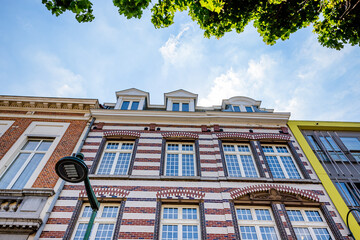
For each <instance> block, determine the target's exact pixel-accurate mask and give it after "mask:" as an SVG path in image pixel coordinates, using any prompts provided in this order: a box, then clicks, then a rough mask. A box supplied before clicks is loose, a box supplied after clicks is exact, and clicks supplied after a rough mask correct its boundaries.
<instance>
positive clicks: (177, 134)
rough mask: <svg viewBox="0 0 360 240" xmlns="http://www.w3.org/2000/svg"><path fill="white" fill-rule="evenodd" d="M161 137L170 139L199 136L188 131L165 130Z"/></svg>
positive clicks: (196, 137) (194, 138)
mask: <svg viewBox="0 0 360 240" xmlns="http://www.w3.org/2000/svg"><path fill="white" fill-rule="evenodd" d="M161 135H162V137H163V138H165V139H166V138H171V139H193V140H196V139H198V138H199V134H196V133H189V132H166V133H162V134H161Z"/></svg>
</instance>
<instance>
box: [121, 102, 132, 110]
mask: <svg viewBox="0 0 360 240" xmlns="http://www.w3.org/2000/svg"><path fill="white" fill-rule="evenodd" d="M129 104H130V102H129V101H123V103H122V105H121V110H128V108H129Z"/></svg>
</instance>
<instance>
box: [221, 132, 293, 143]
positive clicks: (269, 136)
mask: <svg viewBox="0 0 360 240" xmlns="http://www.w3.org/2000/svg"><path fill="white" fill-rule="evenodd" d="M216 136H217V137H218V138H219V139H246V140H275V141H279V140H281V141H289V140H290V137H291V136H290V135H289V134H283V133H245V132H242V133H234V132H226V133H217V134H216Z"/></svg>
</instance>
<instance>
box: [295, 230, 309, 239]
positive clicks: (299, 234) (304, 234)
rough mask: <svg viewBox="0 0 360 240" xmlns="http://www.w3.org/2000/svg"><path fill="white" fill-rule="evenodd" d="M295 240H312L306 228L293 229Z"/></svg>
mask: <svg viewBox="0 0 360 240" xmlns="http://www.w3.org/2000/svg"><path fill="white" fill-rule="evenodd" d="M294 231H295V235H296V238H297V239H301V240H312V237H311V235H310V232H309V230H308V229H307V228H294Z"/></svg>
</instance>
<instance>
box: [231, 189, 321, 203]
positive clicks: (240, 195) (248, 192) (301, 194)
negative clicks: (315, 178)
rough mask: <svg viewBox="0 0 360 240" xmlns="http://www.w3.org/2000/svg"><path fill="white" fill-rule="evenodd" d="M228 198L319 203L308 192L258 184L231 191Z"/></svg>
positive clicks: (317, 199) (315, 195) (315, 197)
mask: <svg viewBox="0 0 360 240" xmlns="http://www.w3.org/2000/svg"><path fill="white" fill-rule="evenodd" d="M289 195H292V198H289V197H288V196H289ZM230 196H231V198H232V199H233V200H239V199H244V198H246V197H249V198H250V200H299V201H302V200H310V201H312V202H317V203H318V202H319V197H318V195H317V194H315V193H314V192H312V191H310V190H303V189H298V188H294V187H289V186H284V185H277V184H258V185H252V186H247V187H244V188H238V189H235V190H233V191H231V192H230Z"/></svg>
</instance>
